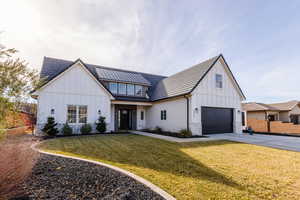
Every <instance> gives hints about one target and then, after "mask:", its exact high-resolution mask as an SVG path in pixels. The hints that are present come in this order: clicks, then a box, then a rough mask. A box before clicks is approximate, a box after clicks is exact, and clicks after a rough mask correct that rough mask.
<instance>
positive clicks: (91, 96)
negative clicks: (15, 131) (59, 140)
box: [37, 63, 111, 130]
mask: <svg viewBox="0 0 300 200" xmlns="http://www.w3.org/2000/svg"><path fill="white" fill-rule="evenodd" d="M38 95H39V96H38V113H37V125H38V129H39V128H41V127H42V126H43V125H44V124H45V123H46V121H47V117H48V116H53V117H54V118H55V121H56V122H57V123H58V124H59V125H62V124H63V123H66V120H67V106H68V105H87V106H88V109H87V123H90V124H91V125H94V123H95V121H96V120H97V119H98V117H99V114H98V110H101V115H102V116H104V117H106V122H107V123H108V130H111V127H110V120H111V104H110V96H109V94H108V93H107V91H105V90H104V89H103V88H101V86H100V85H99V83H97V81H96V80H95V79H94V78H93V77H92V76H91V75H90V74H89V72H87V70H86V69H85V68H84V67H83V66H82V65H81V64H80V63H76V64H74V66H72V67H71V68H69V69H68V70H66V71H65V72H64V73H62V74H61V75H60V76H58V77H56V80H54V81H51V82H50V83H49V84H48V85H46V86H45V87H44V88H42V89H41V90H40V91H39V92H38ZM51 109H54V114H53V115H51ZM70 125H72V124H70ZM73 126H77V130H78V127H79V126H81V124H77V125H73Z"/></svg>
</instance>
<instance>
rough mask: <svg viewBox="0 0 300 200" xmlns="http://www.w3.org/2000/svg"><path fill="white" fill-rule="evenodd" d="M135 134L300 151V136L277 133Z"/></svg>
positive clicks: (179, 140)
mask: <svg viewBox="0 0 300 200" xmlns="http://www.w3.org/2000/svg"><path fill="white" fill-rule="evenodd" d="M132 133H134V134H138V135H144V136H148V137H153V138H158V139H162V140H167V141H170V142H180V143H181V142H201V141H211V140H230V141H234V142H243V143H248V144H255V145H260V146H266V147H273V148H277V149H284V150H290V151H298V152H300V137H291V136H279V135H278V136H276V135H263V134H254V135H249V134H235V133H224V134H210V135H207V136H208V137H207V138H176V137H171V136H164V135H157V134H152V133H145V132H141V131H132Z"/></svg>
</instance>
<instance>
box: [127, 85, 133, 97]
mask: <svg viewBox="0 0 300 200" xmlns="http://www.w3.org/2000/svg"><path fill="white" fill-rule="evenodd" d="M127 95H129V96H134V85H132V84H127Z"/></svg>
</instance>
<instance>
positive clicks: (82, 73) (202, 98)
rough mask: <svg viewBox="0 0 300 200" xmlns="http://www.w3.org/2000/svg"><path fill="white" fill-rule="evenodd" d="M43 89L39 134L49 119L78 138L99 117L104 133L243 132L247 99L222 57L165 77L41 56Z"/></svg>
mask: <svg viewBox="0 0 300 200" xmlns="http://www.w3.org/2000/svg"><path fill="white" fill-rule="evenodd" d="M40 76H41V78H44V79H46V82H45V84H43V86H42V87H40V88H39V89H37V90H36V91H34V92H33V93H32V96H33V97H34V98H36V99H37V101H38V109H37V133H38V132H40V131H41V128H42V127H43V126H44V124H45V123H46V121H47V117H49V116H52V117H54V118H55V121H56V122H57V123H58V127H61V126H62V125H63V124H64V123H66V122H68V124H69V125H70V126H71V127H72V128H73V132H75V133H79V129H80V127H81V126H82V125H83V124H85V123H89V124H91V125H93V126H94V127H93V128H95V121H96V120H97V119H98V118H99V116H104V117H105V118H106V123H107V126H108V129H107V130H108V131H118V130H141V129H145V128H147V129H153V128H155V127H160V128H162V129H163V130H166V131H172V132H178V131H180V130H182V129H187V130H190V131H191V132H192V134H193V135H202V134H210V133H232V132H235V133H241V131H242V122H241V121H242V120H241V119H242V117H241V101H243V100H245V96H244V95H243V92H242V90H241V88H240V87H239V85H238V83H237V81H236V79H235V78H234V76H233V74H232V72H231V70H230V69H229V66H228V65H227V63H226V61H225V59H224V57H223V56H222V55H219V56H216V57H213V58H211V59H209V60H206V61H204V62H202V63H200V64H198V65H195V66H193V67H190V68H188V69H185V70H183V71H181V72H179V73H176V74H174V75H172V76H169V77H165V76H160V75H154V74H147V73H143V72H135V71H127V70H123V69H116V68H109V67H103V66H98V65H91V64H86V63H84V62H83V61H81V60H80V59H78V60H76V61H67V60H61V59H55V58H49V57H45V58H44V61H43V66H42V69H41V74H40Z"/></svg>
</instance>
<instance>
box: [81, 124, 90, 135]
mask: <svg viewBox="0 0 300 200" xmlns="http://www.w3.org/2000/svg"><path fill="white" fill-rule="evenodd" d="M91 131H92V126H91V125H90V124H84V125H82V127H81V128H80V132H81V134H83V135H86V134H90V133H91Z"/></svg>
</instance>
